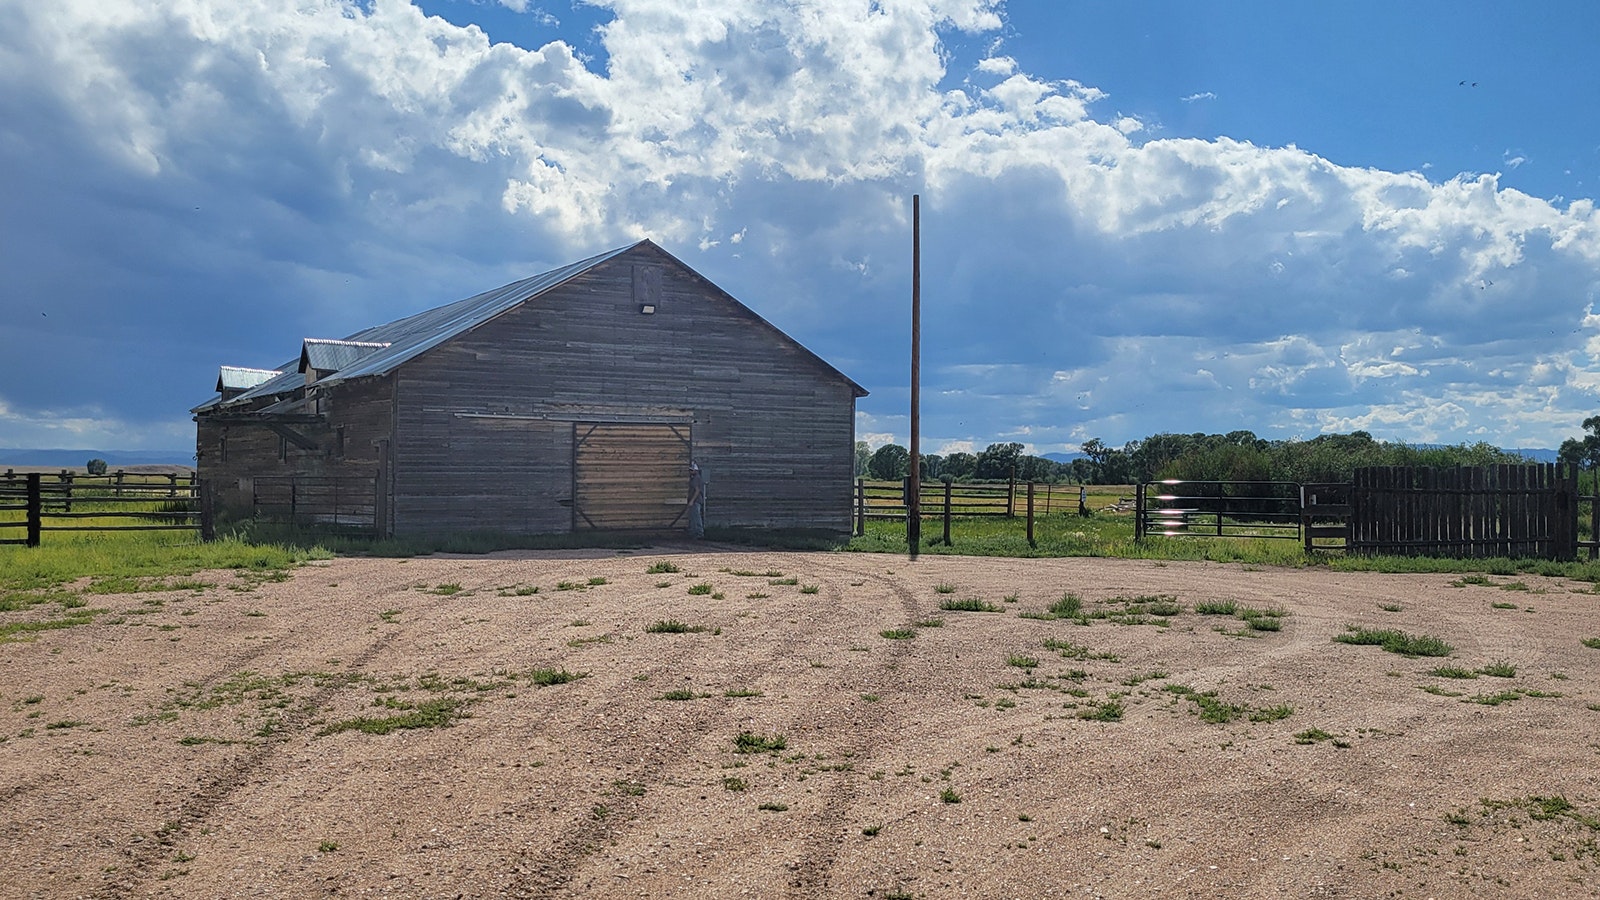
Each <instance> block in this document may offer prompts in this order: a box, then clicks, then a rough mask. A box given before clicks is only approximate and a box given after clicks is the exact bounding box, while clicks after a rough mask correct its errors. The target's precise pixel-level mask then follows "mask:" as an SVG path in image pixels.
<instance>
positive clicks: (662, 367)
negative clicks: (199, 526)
mask: <svg viewBox="0 0 1600 900" xmlns="http://www.w3.org/2000/svg"><path fill="white" fill-rule="evenodd" d="M218 385H219V387H218V391H219V396H217V397H216V398H214V399H212V400H211V401H209V402H207V403H204V404H202V405H200V406H198V407H196V408H195V409H194V410H193V413H194V417H195V422H196V425H197V438H196V443H197V451H198V460H199V474H200V477H201V478H202V479H204V480H207V481H209V482H210V484H211V485H212V490H213V492H214V496H215V498H216V502H217V504H218V507H219V509H220V510H223V511H227V510H230V509H231V510H232V511H233V512H235V513H248V512H249V511H250V507H251V505H252V502H253V497H254V496H255V495H256V488H257V486H258V485H257V483H258V482H261V481H263V480H274V479H275V480H278V481H280V482H281V481H283V480H285V479H288V480H291V481H292V480H293V479H303V480H305V481H306V482H307V483H309V482H311V481H313V480H316V479H323V480H331V479H336V478H337V479H341V480H343V481H346V482H352V483H353V482H357V481H358V480H360V479H365V480H366V483H367V484H369V485H370V491H371V498H372V499H371V502H370V503H369V507H370V508H371V510H372V511H373V516H374V525H375V527H376V530H377V531H378V532H379V533H381V534H396V535H430V534H441V533H449V532H459V531H467V530H475V531H499V532H507V533H513V534H541V533H553V532H566V531H589V530H676V529H682V528H684V527H685V526H686V524H687V517H686V516H685V500H686V495H687V487H688V467H689V462H690V460H691V459H693V460H695V461H697V462H698V463H699V464H700V466H701V467H702V468H703V469H704V470H705V471H706V473H707V475H708V487H707V491H706V493H707V496H708V503H707V509H706V520H707V524H708V525H712V526H728V527H758V528H773V527H777V528H808V529H826V530H831V531H838V532H845V531H848V529H849V527H850V497H851V494H850V491H851V485H850V479H851V473H852V467H853V464H854V447H855V401H856V399H857V398H859V397H863V396H866V393H867V392H866V391H865V390H863V389H862V388H861V386H860V385H858V384H856V383H855V382H854V381H852V380H850V379H849V378H847V377H845V376H844V375H843V374H841V373H840V372H839V371H838V370H837V369H834V368H833V367H832V366H830V365H828V364H827V363H826V362H824V361H823V360H822V359H820V358H819V357H817V356H816V355H815V354H813V353H812V352H811V351H809V350H807V349H806V348H805V347H803V346H801V345H800V344H799V343H798V342H796V341H795V340H793V339H792V338H790V337H789V336H788V335H785V334H784V333H783V332H781V331H779V330H778V329H777V328H775V327H774V326H772V325H771V324H770V323H768V322H767V321H766V320H764V319H762V318H761V317H760V316H758V315H756V314H755V313H754V312H752V311H751V310H750V309H749V308H748V307H746V306H744V305H743V304H741V303H739V302H738V301H737V300H735V299H734V298H733V297H731V296H729V295H728V294H727V293H726V292H724V291H723V290H722V289H720V288H718V287H717V286H716V285H714V284H712V283H711V282H710V281H708V280H707V279H706V278H705V277H703V276H701V275H700V274H699V273H697V272H695V271H694V270H693V269H691V268H689V267H688V266H687V265H684V264H683V263H682V262H681V261H679V260H678V259H677V258H675V257H673V256H672V255H671V254H669V253H667V252H666V251H664V250H662V249H661V248H660V247H658V246H656V245H655V244H654V243H652V242H650V241H640V242H639V243H637V244H634V245H632V246H629V247H623V248H620V249H617V250H613V251H611V252H609V253H603V254H601V255H599V256H596V257H593V258H590V259H586V260H583V261H582V262H577V263H573V264H572V265H569V266H565V267H563V268H560V269H556V270H554V271H550V272H546V273H544V274H542V275H536V276H534V277H532V278H528V279H524V280H522V281H518V282H514V283H512V284H508V285H505V286H504V287H500V288H496V289H495V290H492V291H487V292H485V293H482V294H478V295H477V296H474V297H468V298H467V299H465V300H460V301H457V302H455V303H452V304H449V305H448V306H442V307H439V308H437V309H431V310H428V311H426V312H421V313H418V314H416V315H413V316H408V317H406V318H404V319H400V320H397V321H394V322H390V323H388V324H386V325H378V326H376V327H373V328H368V329H365V330H362V331H358V332H356V333H355V334H352V335H349V336H348V337H345V338H342V339H338V340H333V339H323V338H307V339H305V340H304V341H303V342H302V345H301V347H300V352H299V354H298V355H297V356H296V357H295V358H294V359H293V360H291V361H289V362H287V363H285V364H283V365H281V366H279V367H277V368H276V369H274V370H260V369H255V370H249V369H241V368H238V367H231V366H226V367H223V369H222V374H221V376H220V378H219V381H218ZM347 493H348V490H347ZM305 496H308V497H309V496H311V492H306V493H305ZM312 514H313V518H314V517H315V513H314V511H312Z"/></svg>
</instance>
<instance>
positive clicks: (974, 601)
mask: <svg viewBox="0 0 1600 900" xmlns="http://www.w3.org/2000/svg"><path fill="white" fill-rule="evenodd" d="M939 608H940V609H943V610H948V611H950V612H1000V607H998V606H995V605H994V604H993V603H990V602H988V601H987V600H981V599H979V598H977V597H968V598H966V599H964V600H941V601H939Z"/></svg>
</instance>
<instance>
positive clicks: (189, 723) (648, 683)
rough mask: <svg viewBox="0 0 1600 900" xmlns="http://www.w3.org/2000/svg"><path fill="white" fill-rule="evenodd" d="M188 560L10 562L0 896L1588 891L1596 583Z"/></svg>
mask: <svg viewBox="0 0 1600 900" xmlns="http://www.w3.org/2000/svg"><path fill="white" fill-rule="evenodd" d="M218 546H219V549H217V550H212V551H204V552H206V553H212V554H216V555H215V556H212V557H209V559H210V562H209V563H208V562H207V560H206V559H202V558H200V557H198V556H197V557H196V558H195V559H193V560H191V563H192V564H193V565H197V566H201V567H202V568H200V569H199V570H198V571H192V572H189V571H187V570H186V572H185V574H172V572H171V571H170V569H169V570H167V571H166V573H165V574H162V573H161V570H159V569H158V568H156V567H151V568H149V569H146V570H145V571H146V573H147V574H143V575H140V574H138V572H137V571H136V570H133V571H130V572H129V573H128V574H124V575H119V576H109V575H103V576H98V577H89V578H76V579H72V580H62V579H61V578H60V577H55V576H51V575H50V574H49V573H46V572H42V571H41V572H39V573H36V574H35V575H34V576H33V577H32V578H31V580H29V581H27V582H26V583H23V582H21V581H17V580H11V581H9V586H8V587H7V588H6V593H5V595H4V604H3V605H0V610H3V611H0V797H3V798H4V803H3V804H0V826H3V827H4V829H5V831H6V833H7V835H8V839H7V841H6V843H5V846H4V850H3V851H0V854H3V855H0V866H3V867H4V873H5V877H6V884H7V888H6V893H7V894H8V895H11V896H23V897H27V896H40V897H59V896H104V897H125V896H126V897H133V896H174V897H177V896H182V897H223V896H238V895H243V894H263V895H272V896H345V895H358V894H373V895H377V894H388V895H392V896H413V897H456V896H469V897H470V896H508V897H544V896H588V897H639V896H648V897H662V896H682V897H742V896H793V897H876V898H884V897H949V896H974V897H1034V896H1048V895H1052V894H1054V895H1061V896H1065V895H1069V894H1070V895H1079V896H1112V897H1115V896H1130V897H1131V896H1151V895H1158V894H1159V895H1163V896H1190V897H1213V896H1230V897H1278V896H1317V895H1344V896H1378V895H1404V896H1452V897H1473V896H1477V897H1506V896H1530V897H1531V896H1590V895H1593V894H1594V893H1595V892H1596V890H1597V885H1600V881H1597V872H1600V850H1597V840H1600V775H1597V772H1600V766H1597V762H1600V759H1597V754H1600V738H1597V737H1596V734H1597V733H1600V665H1596V663H1600V616H1597V615H1596V612H1597V605H1600V596H1597V595H1596V594H1595V593H1593V586H1592V584H1590V583H1587V582H1580V581H1575V580H1570V579H1567V578H1564V577H1559V576H1541V575H1533V574H1524V575H1515V576H1510V575H1503V576H1485V575H1466V576H1463V575H1456V574H1379V573H1366V572H1341V571H1331V570H1328V569H1322V568H1318V569H1290V568H1276V567H1262V566H1257V565H1241V564H1232V563H1215V562H1186V561H1164V560H1138V559H1088V558H1075V559H1031V560H1016V559H1002V558H963V557H952V556H924V557H923V558H921V559H919V560H918V561H916V562H915V563H912V562H909V561H908V560H906V559H905V558H904V557H897V556H892V555H888V554H841V553H809V554H800V553H781V552H764V551H740V550H732V549H726V548H718V547H716V546H710V547H706V546H696V547H689V546H665V545H664V546H656V547H645V548H636V549H631V550H621V551H618V550H597V551H575V550H562V551H508V552H503V553H496V554H490V555H487V556H471V557H450V556H434V557H427V558H415V559H399V560H397V559H373V558H364V559H356V558H348V559H320V560H312V561H310V562H308V563H306V564H303V565H300V566H298V567H291V564H292V563H293V562H295V561H296V560H295V557H294V556H293V555H292V554H291V555H279V556H276V557H269V556H267V555H263V556H261V557H259V558H258V559H257V560H255V562H254V563H252V562H251V561H250V560H249V558H248V557H247V556H246V555H242V554H245V553H246V552H247V551H246V549H245V548H243V547H235V548H234V549H233V550H229V549H228V546H227V545H226V544H224V545H218ZM30 552H37V551H30ZM259 552H261V553H263V554H266V553H268V551H265V550H262V551H259ZM230 553H231V554H233V555H231V556H230V555H229V554H230ZM11 558H13V559H14V558H20V557H11ZM229 565H232V566H236V568H224V566H229ZM208 566H209V567H208ZM1427 654H1438V655H1427Z"/></svg>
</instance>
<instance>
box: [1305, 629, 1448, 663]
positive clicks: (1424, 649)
mask: <svg viewBox="0 0 1600 900" xmlns="http://www.w3.org/2000/svg"><path fill="white" fill-rule="evenodd" d="M1345 629H1346V630H1345V633H1344V634H1338V635H1334V637H1333V639H1334V640H1335V641H1338V642H1339V643H1341V644H1356V645H1359V646H1368V645H1370V646H1377V647H1382V648H1383V649H1384V650H1387V651H1388V652H1390V653H1398V654H1400V655H1401V656H1411V657H1416V656H1449V655H1450V654H1451V653H1452V652H1454V650H1455V649H1456V648H1455V647H1453V646H1451V645H1450V644H1447V643H1445V642H1444V641H1443V640H1441V639H1440V638H1436V637H1433V636H1431V635H1423V634H1419V635H1411V634H1406V633H1405V632H1404V631H1400V630H1399V629H1395V628H1358V627H1356V626H1354V625H1347V626H1345Z"/></svg>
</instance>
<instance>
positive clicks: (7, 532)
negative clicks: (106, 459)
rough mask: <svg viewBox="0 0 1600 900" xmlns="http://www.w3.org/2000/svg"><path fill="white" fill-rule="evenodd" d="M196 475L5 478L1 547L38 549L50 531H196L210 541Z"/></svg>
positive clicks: (1, 481)
mask: <svg viewBox="0 0 1600 900" xmlns="http://www.w3.org/2000/svg"><path fill="white" fill-rule="evenodd" d="M207 501H208V492H207V491H206V489H205V486H204V485H203V484H202V483H200V482H199V481H197V480H196V479H195V477H194V475H192V474H188V473H184V474H177V473H174V474H168V475H143V474H133V473H125V472H121V471H119V472H114V473H111V474H107V475H80V474H78V473H75V472H70V471H63V472H61V473H59V474H54V473H41V472H16V471H13V470H7V471H6V472H5V473H3V474H0V544H24V545H26V546H29V547H37V546H39V544H40V542H41V541H42V540H43V537H44V533H45V532H69V531H194V532H196V533H197V534H199V535H200V536H201V537H202V538H207V539H209V537H210V536H211V535H210V531H211V516H210V504H209V502H207Z"/></svg>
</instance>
